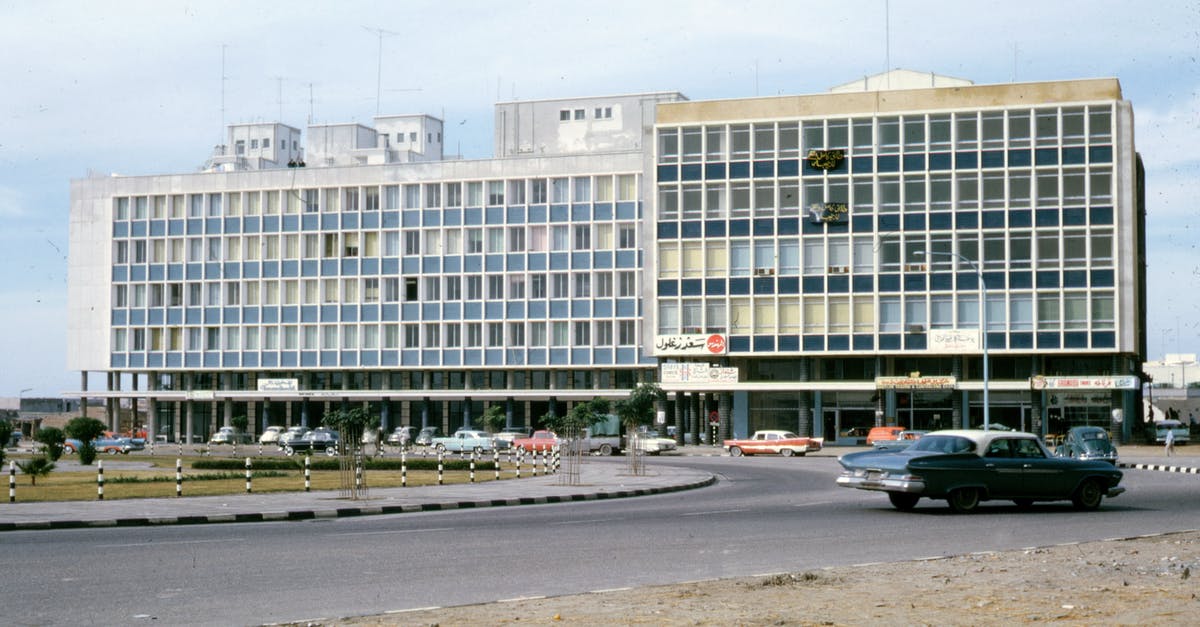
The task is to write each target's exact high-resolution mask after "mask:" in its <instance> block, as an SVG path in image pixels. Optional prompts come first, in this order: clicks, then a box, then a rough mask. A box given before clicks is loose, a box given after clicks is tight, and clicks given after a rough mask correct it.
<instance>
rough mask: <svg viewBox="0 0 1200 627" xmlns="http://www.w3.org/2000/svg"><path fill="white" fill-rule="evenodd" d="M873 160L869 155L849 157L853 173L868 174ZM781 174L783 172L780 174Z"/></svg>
mask: <svg viewBox="0 0 1200 627" xmlns="http://www.w3.org/2000/svg"><path fill="white" fill-rule="evenodd" d="M874 165H875V164H874V160H873V159H872V158H871V157H851V158H850V168H851V169H852V170H853V171H854V173H855V174H870V173H871V172H873V171H874V168H873V166H874ZM780 176H783V174H780Z"/></svg>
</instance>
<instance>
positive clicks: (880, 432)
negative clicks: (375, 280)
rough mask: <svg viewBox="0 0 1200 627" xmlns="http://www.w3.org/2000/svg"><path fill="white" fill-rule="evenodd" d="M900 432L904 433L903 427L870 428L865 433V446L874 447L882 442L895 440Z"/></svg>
mask: <svg viewBox="0 0 1200 627" xmlns="http://www.w3.org/2000/svg"><path fill="white" fill-rule="evenodd" d="M901 431H904V427H895V426H892V427H872V428H871V430H870V431H869V432H868V433H867V446H874V445H875V443H876V442H881V441H883V440H895V439H896V437H897V436H899V435H900V432H901Z"/></svg>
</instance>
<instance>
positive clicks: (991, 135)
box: [657, 105, 1113, 163]
mask: <svg viewBox="0 0 1200 627" xmlns="http://www.w3.org/2000/svg"><path fill="white" fill-rule="evenodd" d="M1112 137H1113V114H1112V107H1111V105H1099V106H1092V107H1063V108H1038V109H1011V110H1007V111H1003V110H999V111H963V112H959V113H934V114H912V115H904V116H879V117H863V118H836V119H821V120H809V121H805V122H798V121H789V122H760V123H756V124H716V125H708V126H688V127H668V128H659V129H658V143H657V147H658V163H679V162H683V163H699V162H702V161H726V160H738V159H750V158H754V159H773V158H788V157H799V156H804V155H807V154H808V151H810V150H827V149H836V150H844V151H848V152H849V153H850V154H873V153H878V154H884V153H898V152H901V149H903V151H904V152H929V151H938V150H950V149H956V150H971V149H977V148H980V147H983V148H1024V147H1032V146H1059V145H1067V146H1072V145H1085V144H1088V143H1091V144H1109V143H1112Z"/></svg>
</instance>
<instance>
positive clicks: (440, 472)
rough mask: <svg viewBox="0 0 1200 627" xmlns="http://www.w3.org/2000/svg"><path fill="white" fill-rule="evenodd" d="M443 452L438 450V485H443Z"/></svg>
mask: <svg viewBox="0 0 1200 627" xmlns="http://www.w3.org/2000/svg"><path fill="white" fill-rule="evenodd" d="M442 456H443V455H442V450H441V449H438V485H442Z"/></svg>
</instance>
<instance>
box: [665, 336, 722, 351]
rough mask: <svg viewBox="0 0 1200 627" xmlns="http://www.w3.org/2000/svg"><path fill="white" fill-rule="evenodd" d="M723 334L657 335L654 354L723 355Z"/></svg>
mask: <svg viewBox="0 0 1200 627" xmlns="http://www.w3.org/2000/svg"><path fill="white" fill-rule="evenodd" d="M726 350H727V349H726V342H725V336H724V335H721V334H720V333H713V334H711V335H704V334H680V335H659V336H657V337H655V338H654V354H655V355H724V354H725V352H726Z"/></svg>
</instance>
